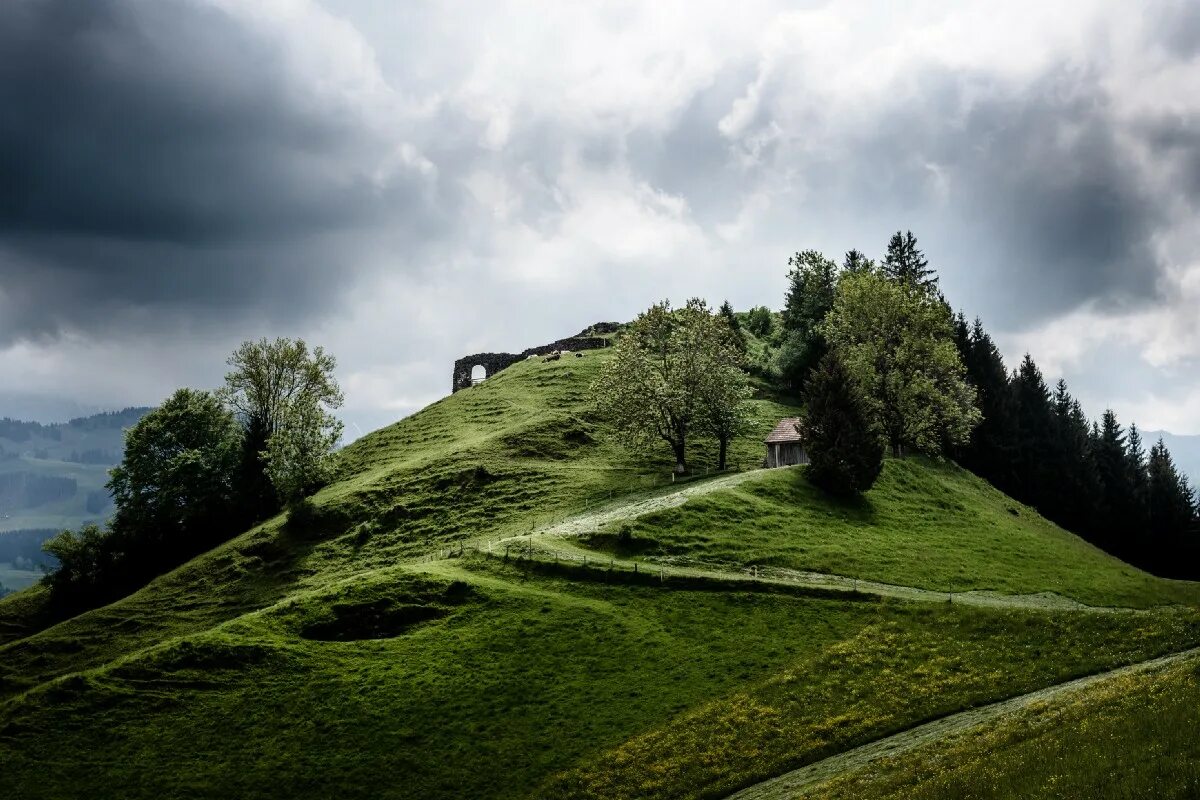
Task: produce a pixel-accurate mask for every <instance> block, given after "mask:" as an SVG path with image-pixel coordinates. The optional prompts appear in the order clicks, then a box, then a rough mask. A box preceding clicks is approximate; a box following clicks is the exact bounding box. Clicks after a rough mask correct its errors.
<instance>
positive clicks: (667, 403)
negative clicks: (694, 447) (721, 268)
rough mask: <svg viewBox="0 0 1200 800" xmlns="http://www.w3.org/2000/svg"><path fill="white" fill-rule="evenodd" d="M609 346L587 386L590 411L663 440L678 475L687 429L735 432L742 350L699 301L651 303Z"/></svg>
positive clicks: (635, 433) (632, 435) (683, 468)
mask: <svg viewBox="0 0 1200 800" xmlns="http://www.w3.org/2000/svg"><path fill="white" fill-rule="evenodd" d="M614 350H615V353H614V355H613V359H612V360H611V361H610V362H608V363H607V364H606V365H605V367H604V369H603V371H602V372H601V374H600V377H599V378H598V379H597V381H596V383H595V384H593V386H592V396H593V398H594V402H595V404H596V407H597V410H598V411H599V412H600V414H601V415H602V416H604V417H605V418H606V419H608V420H609V422H610V423H611V424H612V425H613V426H614V427H615V428H616V429H617V430H618V431H620V432H621V433H622V434H624V435H625V436H626V437H627V438H628V439H630V440H631V441H634V442H636V443H644V442H646V441H648V440H661V441H663V442H666V443H667V444H668V445H669V446H670V447H671V452H672V453H673V454H674V457H675V471H676V472H677V473H680V474H682V473H686V472H687V444H688V440H689V438H690V436H691V435H692V434H693V433H696V432H699V433H705V432H707V433H713V434H714V435H717V430H718V429H721V430H724V431H725V432H726V442H727V441H728V438H730V437H732V436H733V435H735V434H736V432H737V429H738V428H739V427H740V422H739V418H740V414H741V410H740V407H741V404H742V402H744V394H743V392H744V386H745V381H746V378H745V375H744V373H742V371H741V369H740V363H741V352H740V351H739V350H738V348H737V346H736V344H735V343H734V342H733V340H732V337H731V335H730V332H729V328H728V325H727V324H726V323H725V322H724V321H723V320H722V319H721V318H720V317H719V316H714V315H713V314H711V313H710V312H709V310H708V307H707V306H706V305H705V303H704V301H702V300H698V299H693V300H689V301H688V303H687V305H685V306H684V307H683V308H680V309H675V310H672V308H671V306H670V304H669V303H667V302H665V301H664V302H662V303H657V304H655V305H653V306H651V307H650V308H649V309H648V310H646V311H645V312H643V313H642V314H641V315H639V316H638V318H637V319H636V320H634V322H633V323H632V324H631V325H630V326H629V328H628V329H627V330H626V331H625V333H624V335H623V336H622V337H621V339H620V340H619V341H618V342H617V345H616V347H615V348H614ZM722 449H724V448H722Z"/></svg>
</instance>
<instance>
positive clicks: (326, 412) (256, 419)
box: [221, 339, 342, 510]
mask: <svg viewBox="0 0 1200 800" xmlns="http://www.w3.org/2000/svg"><path fill="white" fill-rule="evenodd" d="M227 363H228V364H229V366H230V367H231V370H230V372H229V373H228V374H226V376H225V388H224V389H223V390H222V393H221V396H222V397H223V399H224V400H225V402H226V403H227V404H228V405H229V407H230V408H231V409H233V411H234V412H235V414H236V415H237V418H238V419H239V420H240V421H241V423H242V425H243V427H244V429H245V431H246V434H247V435H246V437H245V442H246V452H245V453H244V454H243V465H244V469H245V470H246V471H248V472H250V473H255V471H256V470H257V471H258V473H259V474H265V475H266V476H267V478H268V479H269V480H270V484H271V488H272V489H273V491H274V493H275V494H276V495H277V496H278V497H279V499H281V500H284V501H291V500H295V499H297V497H298V496H299V495H298V493H303V492H306V491H309V490H310V489H312V488H314V487H315V486H317V485H319V484H320V483H321V482H322V481H323V480H324V479H325V477H326V475H327V472H328V463H329V457H330V454H331V452H332V450H333V448H334V447H335V446H336V444H337V441H338V439H339V438H341V432H342V424H341V422H339V421H338V420H337V419H336V418H335V417H334V416H333V414H332V413H330V412H331V410H332V409H335V408H339V407H340V406H341V404H342V393H341V390H340V389H339V388H338V385H337V381H336V380H335V379H334V377H333V371H334V368H335V367H336V366H337V361H336V360H335V359H334V357H333V356H332V355H330V354H328V353H326V352H325V351H324V349H323V348H321V347H316V348H313V350H312V351H311V352H310V351H309V349H308V345H307V344H305V342H304V340H303V339H295V340H292V339H276V340H275V341H273V342H268V341H267V340H266V339H260V340H259V341H257V342H243V343H242V345H241V347H239V348H238V349H237V350H236V351H234V353H233V355H231V356H230V357H229V361H228V362H227ZM257 502H259V503H261V502H262V498H258V499H257ZM272 510H274V509H272Z"/></svg>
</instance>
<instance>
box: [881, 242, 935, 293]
mask: <svg viewBox="0 0 1200 800" xmlns="http://www.w3.org/2000/svg"><path fill="white" fill-rule="evenodd" d="M883 274H884V275H886V276H887V277H888V278H890V279H892V280H894V281H896V282H897V283H900V284H903V285H905V286H909V287H912V288H917V289H921V290H923V291H926V292H929V293H931V294H932V293H933V292H934V291H936V289H937V275H936V273H935V272H934V271H933V270H932V269H930V268H929V261H928V260H926V258H925V254H924V253H922V252H921V251H920V250H919V249H918V248H917V237H915V236H913V234H912V231H905V232H904V233H901V232H900V231H896V232H895V233H894V234H893V235H892V238H891V239H890V240H889V241H888V246H887V254H886V255H885V256H884V257H883Z"/></svg>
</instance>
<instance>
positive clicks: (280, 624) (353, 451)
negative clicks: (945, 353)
mask: <svg viewBox="0 0 1200 800" xmlns="http://www.w3.org/2000/svg"><path fill="white" fill-rule="evenodd" d="M606 357H607V356H606V354H604V353H590V354H588V355H587V356H586V357H584V358H579V359H568V360H564V361H559V362H553V363H543V362H541V361H529V362H523V363H520V364H517V365H515V366H513V367H511V368H510V369H509V370H506V371H504V372H501V373H499V374H498V375H496V376H494V377H493V378H489V379H488V380H487V381H485V382H484V383H482V384H480V385H479V386H475V387H473V388H471V389H468V390H465V391H462V392H459V393H457V394H455V395H452V396H451V397H448V398H445V399H444V400H442V401H439V402H438V403H435V404H433V405H432V406H430V407H429V408H427V409H425V410H423V411H421V412H420V413H418V414H416V415H413V416H412V417H410V418H408V419H405V420H403V421H401V422H399V423H397V424H395V425H393V426H391V427H389V428H386V429H384V430H382V431H379V432H376V433H374V434H370V435H368V436H367V437H364V438H363V439H362V440H360V441H359V442H356V443H355V444H354V445H352V446H351V447H349V448H347V449H346V450H345V451H343V453H342V455H341V464H340V472H339V476H338V479H337V480H336V481H335V482H334V483H332V484H331V485H330V486H328V487H327V488H325V489H324V490H322V491H321V492H320V493H318V494H317V495H316V496H315V497H314V498H313V501H312V503H311V505H308V506H305V507H304V508H303V510H302V511H300V512H293V513H292V515H291V516H289V515H281V516H279V517H277V518H274V519H272V520H268V521H267V522H265V523H263V524H262V525H259V526H257V527H256V528H254V529H252V530H250V531H247V532H244V533H242V534H240V535H238V536H235V537H234V538H232V539H231V540H230V541H228V542H227V543H225V544H223V545H221V546H219V547H216V548H214V549H213V550H211V551H209V552H208V553H205V554H203V555H202V556H200V557H198V558H196V559H194V560H193V561H191V562H189V563H188V564H185V565H183V566H181V567H180V568H178V569H176V570H174V571H172V572H170V573H168V574H166V575H163V576H160V577H159V578H157V579H156V580H154V581H153V582H151V583H150V584H148V585H147V586H146V587H144V588H143V589H141V590H140V591H138V592H136V593H134V594H132V595H130V596H129V597H126V598H124V599H122V600H120V601H118V602H116V603H113V604H111V605H109V606H105V607H103V608H98V609H93V610H90V611H86V612H84V613H81V614H78V615H75V616H72V617H70V618H67V619H62V618H58V617H56V616H55V613H54V609H53V608H52V607H51V606H49V605H48V604H47V602H46V596H45V591H44V590H43V589H42V588H41V587H33V588H31V589H29V590H25V591H23V592H19V593H17V594H15V595H13V596H11V597H9V598H6V599H4V600H3V601H0V762H2V763H3V764H4V770H3V771H2V772H0V795H3V796H14V797H30V798H37V797H69V796H77V795H78V793H79V791H80V787H87V789H88V792H89V794H90V795H91V796H93V797H156V798H157V797H197V796H204V797H229V796H237V797H276V796H280V795H286V796H290V797H314V798H316V797H329V796H331V795H335V794H336V795H337V796H340V797H394V798H408V797H412V798H418V797H419V798H438V797H446V798H451V797H455V798H457V797H464V796H469V797H480V798H515V797H560V798H566V797H596V798H599V797H610V798H622V797H628V798H633V797H697V798H701V797H703V798H707V797H721V796H725V795H727V794H728V793H729V792H731V791H733V790H735V789H737V788H739V787H742V786H746V785H750V784H752V783H754V782H756V781H760V780H763V779H765V778H768V777H771V776H772V775H776V774H778V773H780V772H782V771H786V770H788V769H792V768H794V767H796V766H799V765H802V764H805V763H809V762H811V761H813V760H816V759H819V758H822V757H824V756H825V755H828V754H830V753H833V752H837V751H839V750H842V749H845V748H848V747H852V746H854V745H856V744H861V743H864V742H868V741H871V740H873V739H876V738H878V737H880V736H885V735H887V734H889V733H892V732H895V731H899V730H904V729H906V728H908V727H911V726H913V725H916V724H919V723H921V722H923V721H925V720H928V719H932V718H937V717H939V716H942V715H945V714H949V713H953V712H955V711H958V710H961V709H965V708H970V707H974V706H977V705H980V704H985V703H989V702H993V701H995V700H999V699H1002V698H1005V697H1008V696H1011V695H1013V694H1019V693H1023V692H1027V691H1030V690H1032V689H1036V688H1039V687H1042V686H1047V685H1051V684H1054V683H1058V682H1061V681H1064V680H1068V679H1070V678H1074V677H1077V676H1081V675H1086V674H1089V673H1093V672H1096V671H1099V670H1105V669H1109V668H1111V667H1114V666H1119V665H1122V664H1128V663H1133V662H1138V661H1142V660H1145V659H1148V658H1152V657H1154V656H1157V655H1160V654H1163V653H1170V652H1176V651H1179V650H1182V649H1185V648H1188V647H1192V646H1195V645H1198V644H1200V613H1198V612H1197V610H1196V609H1195V608H1194V607H1174V606H1175V605H1176V604H1179V603H1191V602H1193V601H1192V598H1195V597H1196V596H1197V595H1196V594H1195V588H1194V587H1193V586H1192V585H1190V584H1180V583H1175V582H1168V581H1159V580H1158V579H1155V578H1153V577H1151V576H1148V575H1146V574H1145V573H1141V572H1139V571H1137V570H1134V569H1132V568H1130V567H1127V566H1125V565H1122V564H1120V562H1116V561H1115V560H1113V559H1110V558H1109V557H1107V556H1105V555H1104V554H1102V553H1100V552H1099V551H1096V550H1094V549H1093V548H1090V546H1088V545H1086V544H1085V543H1083V542H1082V541H1081V540H1079V539H1077V538H1076V537H1073V536H1071V535H1070V534H1067V533H1065V532H1064V531H1061V530H1060V529H1058V528H1056V527H1055V526H1053V525H1051V524H1050V523H1048V522H1046V521H1044V520H1042V519H1041V518H1040V517H1038V516H1037V515H1036V514H1035V513H1034V512H1032V511H1031V510H1029V509H1025V508H1017V509H1016V511H1017V513H1016V514H1013V513H1012V512H1011V511H1010V510H1009V507H1010V506H1011V505H1012V503H1011V501H1008V500H1007V499H1006V498H1004V497H1003V495H1000V494H999V493H996V492H993V491H992V490H990V489H988V488H987V487H986V486H985V485H983V484H982V483H981V482H978V481H976V480H975V479H973V478H971V477H970V476H968V475H966V474H965V473H962V472H961V471H958V470H956V469H955V468H953V467H950V466H947V465H942V464H934V463H930V462H925V461H919V460H911V461H904V462H889V464H888V467H887V471H886V474H885V477H884V480H883V482H882V483H881V485H880V487H879V489H878V490H877V491H873V492H872V493H871V494H870V495H868V498H867V501H866V504H852V505H846V504H839V503H834V502H832V501H829V500H828V499H826V498H824V497H823V496H820V495H818V494H817V493H815V490H813V489H812V488H811V487H809V486H808V485H807V482H806V481H805V480H804V476H803V471H802V470H787V471H780V472H776V473H761V474H753V475H748V476H747V479H746V480H745V481H744V482H742V483H741V484H739V485H738V486H737V487H735V488H734V489H731V490H729V491H728V492H726V491H725V490H718V491H714V492H712V493H711V494H708V495H705V496H703V497H699V496H698V497H695V498H692V499H689V500H688V501H687V502H686V503H685V504H684V505H682V506H680V507H679V508H676V509H672V510H670V511H663V512H659V513H658V514H655V515H651V516H645V517H641V518H639V519H637V520H633V521H629V522H627V523H622V524H626V525H629V526H630V527H631V533H632V536H631V537H630V539H629V541H631V542H632V546H634V547H637V548H641V550H640V551H639V555H638V558H650V557H653V556H658V557H670V558H675V559H681V560H685V561H686V560H687V559H690V558H696V559H704V560H719V561H722V562H725V563H727V564H728V565H729V566H730V567H731V569H733V568H735V567H736V566H737V565H738V564H740V563H745V562H749V561H754V562H756V563H776V564H791V565H795V566H798V567H807V568H814V567H815V566H817V565H820V566H823V567H825V568H827V569H829V570H830V571H840V572H843V573H844V574H847V575H853V574H859V573H861V575H862V576H864V577H866V576H872V577H875V578H877V579H894V580H896V581H908V580H911V581H913V582H914V585H923V584H924V585H930V586H942V585H943V583H942V582H943V581H945V580H947V579H949V578H953V580H951V581H950V583H951V584H953V585H954V586H955V588H957V589H961V588H967V587H968V586H970V585H971V584H970V581H971V579H972V578H974V580H975V581H976V585H979V586H986V587H987V588H993V589H997V590H999V591H1020V592H1027V591H1042V590H1046V589H1051V590H1055V591H1061V592H1063V593H1064V594H1068V595H1070V596H1074V597H1077V599H1080V600H1083V601H1085V602H1093V603H1098V604H1116V605H1140V606H1168V605H1169V606H1172V607H1163V608H1155V609H1154V610H1152V611H1147V612H1137V613H1132V612H1130V613H1091V612H1081V611H1039V610H1019V609H986V608H973V607H968V606H963V605H959V604H955V603H940V602H939V603H930V602H907V601H899V600H892V599H881V598H878V597H874V596H870V595H865V594H858V593H854V592H829V591H809V590H805V589H803V588H802V587H787V586H782V585H774V584H770V583H762V584H761V585H756V586H747V585H745V584H744V583H743V584H737V583H734V582H731V581H730V580H724V579H720V578H719V577H703V576H700V577H695V578H693V579H690V580H687V581H682V580H681V581H674V580H665V581H662V582H659V583H655V582H654V581H642V582H637V581H629V580H616V579H615V578H616V576H615V575H613V576H609V575H607V574H606V573H604V572H603V571H601V570H570V569H563V570H559V571H554V570H551V569H547V568H545V567H546V565H538V564H534V563H530V562H529V561H526V560H521V559H517V558H512V559H509V560H505V559H503V558H502V557H498V556H497V557H485V556H483V555H478V554H475V553H473V551H472V550H471V548H470V547H464V549H463V550H462V552H463V553H464V555H463V556H462V557H448V556H449V554H450V553H451V552H458V551H457V550H455V548H456V547H457V546H463V545H469V544H476V545H478V544H481V543H486V542H488V541H495V540H496V539H499V538H503V537H509V536H514V535H522V534H527V533H530V532H533V531H536V530H538V529H540V528H541V527H542V526H544V525H547V524H550V523H553V522H559V521H562V520H563V519H564V518H569V517H572V516H573V515H578V514H581V513H584V512H587V511H589V510H595V509H597V508H605V507H610V506H613V505H620V504H621V503H628V502H630V501H632V500H636V499H638V498H644V497H648V496H651V497H652V496H656V495H661V494H663V493H667V492H671V491H672V490H674V489H678V488H679V484H673V483H672V479H671V477H670V462H669V459H668V458H666V457H665V456H666V454H665V453H662V452H659V451H657V450H650V451H639V450H631V449H629V448H627V447H625V446H623V445H622V444H621V443H620V442H618V441H616V440H615V439H614V438H613V436H612V434H611V432H609V431H608V430H607V429H606V428H605V426H604V425H603V424H602V423H601V422H600V421H599V420H597V419H595V418H594V416H593V415H592V414H591V412H590V410H589V408H588V404H587V387H588V385H589V383H590V380H591V379H592V378H593V377H594V376H595V374H596V373H597V370H598V369H599V366H600V364H601V363H602V362H603V360H604V359H605V358H606ZM754 408H755V427H754V430H753V431H752V432H751V433H749V434H747V435H746V436H744V437H742V438H741V439H739V440H738V441H737V442H735V444H734V447H733V449H732V452H731V456H732V458H731V461H732V464H733V466H734V468H735V469H737V470H748V469H752V468H754V467H755V466H757V464H758V462H759V460H760V459H761V455H762V445H761V439H762V437H763V435H765V433H766V431H768V430H770V428H771V427H772V426H773V425H774V423H775V422H776V421H777V420H778V418H779V417H781V416H785V415H788V414H791V413H794V412H795V409H794V408H790V407H788V406H786V405H783V404H780V403H778V402H777V401H776V400H774V399H772V398H769V397H761V398H759V399H757V400H756V401H755V406H754ZM714 460H715V447H712V446H710V445H705V444H703V443H698V446H697V447H696V449H695V452H694V455H693V466H694V468H695V470H696V471H697V472H698V473H699V475H698V476H697V478H696V480H698V481H700V482H701V483H702V482H703V481H705V480H706V478H705V475H704V473H705V470H706V468H707V469H711V467H712V465H713V462H714ZM697 485H698V484H697ZM756 516H757V517H759V518H760V519H761V522H762V524H761V525H757V524H755V518H756ZM906 519H907V520H908V522H907V534H906V532H905V522H904V520H906ZM797 521H799V522H797ZM596 533H597V535H593V536H591V537H590V539H589V541H591V542H592V544H593V545H594V546H596V547H612V548H615V547H622V546H626V545H625V544H622V537H621V536H620V535H619V532H618V531H604V532H596ZM943 550H944V551H945V552H944V553H941V552H940V551H943ZM992 550H994V551H995V552H996V557H995V558H990V557H989V556H988V555H987V554H988V553H989V552H990V551H992ZM935 551H938V552H937V553H935ZM813 552H822V553H824V555H822V556H821V557H820V558H819V559H818V558H813V557H812V556H811V553H813ZM837 553H841V554H842V555H841V556H837V555H836V554H837ZM838 558H841V560H838ZM985 568H986V573H987V574H985V575H973V571H974V570H979V571H981V572H982V571H985Z"/></svg>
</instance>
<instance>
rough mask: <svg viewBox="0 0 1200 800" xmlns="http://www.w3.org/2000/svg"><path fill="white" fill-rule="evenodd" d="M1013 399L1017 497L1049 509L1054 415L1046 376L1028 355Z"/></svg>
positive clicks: (1019, 370)
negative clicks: (1043, 375)
mask: <svg viewBox="0 0 1200 800" xmlns="http://www.w3.org/2000/svg"><path fill="white" fill-rule="evenodd" d="M1012 396H1013V407H1014V411H1015V419H1016V442H1015V444H1016V448H1015V451H1014V456H1015V458H1014V465H1013V466H1014V472H1015V474H1016V479H1017V483H1016V494H1017V496H1018V497H1020V498H1021V499H1022V500H1024V501H1025V502H1027V503H1029V504H1030V505H1032V506H1035V507H1037V508H1039V509H1046V508H1048V506H1049V501H1050V500H1051V498H1052V497H1053V488H1052V487H1053V486H1054V483H1053V481H1054V475H1053V474H1052V469H1053V467H1052V465H1051V463H1050V461H1049V459H1048V458H1047V456H1048V455H1049V452H1050V449H1051V443H1052V439H1053V411H1052V409H1051V405H1050V391H1049V390H1048V389H1047V388H1046V382H1045V380H1043V378H1042V372H1041V370H1039V369H1038V367H1037V364H1035V363H1034V361H1033V358H1032V357H1031V356H1030V355H1029V354H1028V353H1026V354H1025V358H1024V360H1023V361H1022V362H1021V366H1020V367H1018V368H1017V371H1016V373H1015V374H1014V375H1013V379H1012Z"/></svg>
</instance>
